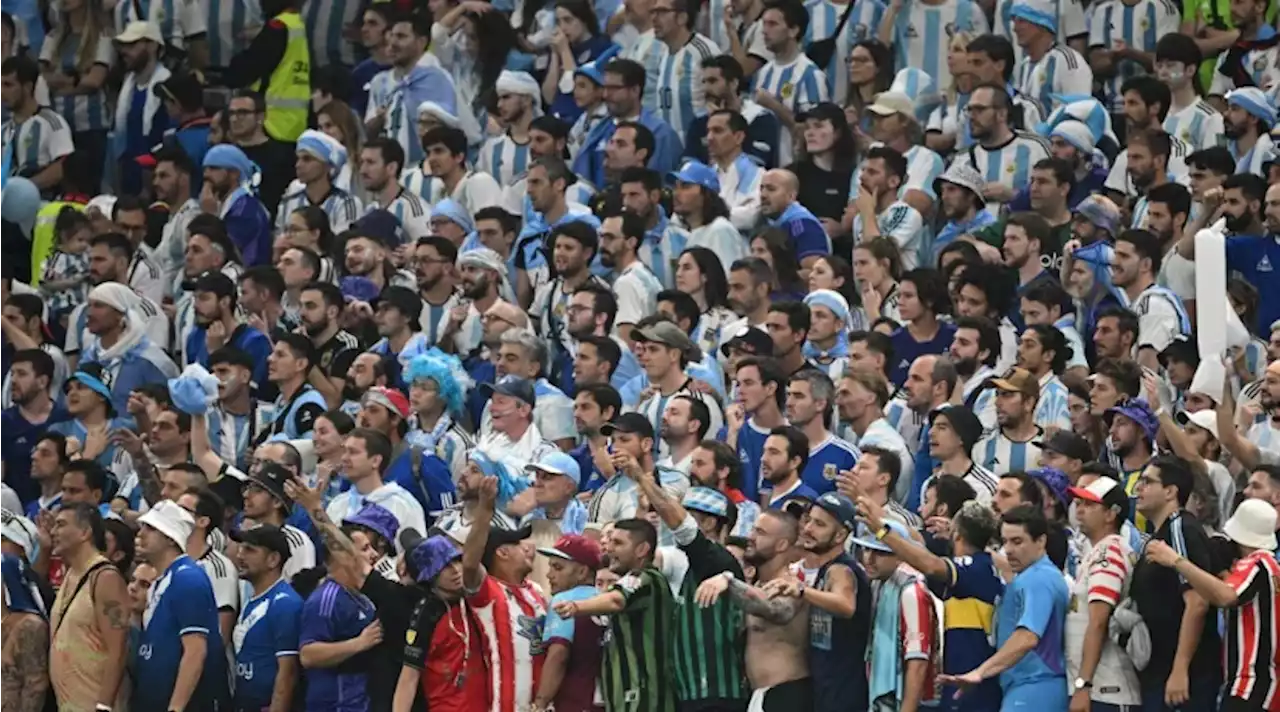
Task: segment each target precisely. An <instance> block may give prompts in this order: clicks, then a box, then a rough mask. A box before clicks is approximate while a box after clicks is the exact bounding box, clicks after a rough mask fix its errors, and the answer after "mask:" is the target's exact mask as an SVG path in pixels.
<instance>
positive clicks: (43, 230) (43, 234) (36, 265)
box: [31, 200, 84, 287]
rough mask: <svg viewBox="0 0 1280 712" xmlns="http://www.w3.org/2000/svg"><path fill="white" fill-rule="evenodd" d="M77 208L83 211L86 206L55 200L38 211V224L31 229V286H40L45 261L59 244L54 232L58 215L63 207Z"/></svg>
mask: <svg viewBox="0 0 1280 712" xmlns="http://www.w3.org/2000/svg"><path fill="white" fill-rule="evenodd" d="M68 207H70V208H75V209H76V210H79V211H81V212H83V211H84V206H83V205H81V204H80V203H72V202H69V201H62V200H55V201H53V202H51V203H46V204H45V205H44V206H43V207H41V208H40V211H39V212H37V213H36V225H35V228H34V229H33V230H32V231H31V286H32V287H39V286H40V279H41V278H42V277H43V276H44V267H45V263H46V262H48V261H49V257H50V256H52V255H53V249H54V247H55V246H56V245H57V244H58V236H57V235H56V234H54V229H53V228H54V225H55V223H57V222H58V215H59V214H60V213H61V212H62V209H63V208H68Z"/></svg>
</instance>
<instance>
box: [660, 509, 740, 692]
mask: <svg viewBox="0 0 1280 712" xmlns="http://www.w3.org/2000/svg"><path fill="white" fill-rule="evenodd" d="M681 549H683V550H684V552H685V555H686V556H688V557H689V572H688V573H687V574H686V575H685V577H684V581H683V582H682V583H681V585H680V598H679V599H678V600H677V601H676V620H675V622H674V626H675V627H674V629H673V630H672V633H671V642H672V648H671V653H672V655H671V660H672V663H671V664H672V668H673V672H674V673H675V678H676V687H677V689H676V694H677V696H678V697H679V698H680V701H681V702H696V701H699V700H745V699H747V697H748V696H749V692H748V688H747V685H746V670H745V669H744V667H743V653H744V649H745V646H746V627H745V621H744V618H743V615H742V609H741V608H740V607H739V606H737V605H735V604H734V603H733V601H732V600H731V599H730V597H729V596H721V597H720V600H719V601H717V602H716V604H715V605H714V606H710V607H708V608H702V607H701V606H699V605H698V604H697V603H696V602H694V593H696V592H697V590H698V586H700V585H702V582H703V581H706V580H707V579H708V578H711V577H712V576H717V575H719V574H720V573H722V572H724V571H729V572H731V573H732V574H733V575H734V576H735V577H736V578H738V579H742V566H741V565H739V564H738V560H737V559H735V558H733V554H731V553H729V550H728V549H726V548H724V547H723V546H720V545H719V544H717V543H715V542H713V541H711V540H709V539H707V538H706V537H705V536H703V534H702V533H701V532H698V534H697V536H696V537H695V538H694V540H693V541H691V542H689V544H688V545H686V546H682V547H681Z"/></svg>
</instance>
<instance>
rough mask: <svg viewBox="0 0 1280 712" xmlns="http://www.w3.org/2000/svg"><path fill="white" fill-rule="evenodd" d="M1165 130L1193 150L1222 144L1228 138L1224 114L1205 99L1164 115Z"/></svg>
mask: <svg viewBox="0 0 1280 712" xmlns="http://www.w3.org/2000/svg"><path fill="white" fill-rule="evenodd" d="M1164 130H1165V133H1167V134H1169V135H1170V136H1173V137H1175V138H1177V139H1179V140H1181V141H1182V142H1183V143H1185V144H1187V145H1188V146H1189V147H1191V150H1192V151H1203V150H1204V149H1206V148H1213V147H1214V146H1221V145H1224V144H1225V143H1226V140H1227V138H1226V136H1225V135H1224V133H1223V128H1222V114H1220V113H1218V110H1217V109H1215V108H1213V106H1212V105H1211V104H1210V103H1209V102H1207V101H1205V100H1204V99H1196V100H1195V101H1194V102H1192V103H1190V104H1188V105H1187V106H1184V107H1182V108H1181V109H1179V110H1178V111H1170V112H1169V114H1168V115H1167V116H1165V117H1164Z"/></svg>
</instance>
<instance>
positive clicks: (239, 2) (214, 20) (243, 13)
mask: <svg viewBox="0 0 1280 712" xmlns="http://www.w3.org/2000/svg"><path fill="white" fill-rule="evenodd" d="M122 4H126V5H127V4H128V3H122ZM204 13H205V30H206V33H205V41H206V42H208V43H209V66H211V67H220V68H225V67H227V66H228V65H230V64H231V58H232V57H234V56H235V55H236V54H239V53H240V52H243V51H244V50H246V49H248V48H249V43H250V42H251V41H252V39H253V38H252V36H251V35H250V34H249V30H251V29H252V28H254V27H261V26H262V24H263V21H264V19H265V18H263V16H262V4H261V3H260V2H259V0H208V2H207V3H205V5H204Z"/></svg>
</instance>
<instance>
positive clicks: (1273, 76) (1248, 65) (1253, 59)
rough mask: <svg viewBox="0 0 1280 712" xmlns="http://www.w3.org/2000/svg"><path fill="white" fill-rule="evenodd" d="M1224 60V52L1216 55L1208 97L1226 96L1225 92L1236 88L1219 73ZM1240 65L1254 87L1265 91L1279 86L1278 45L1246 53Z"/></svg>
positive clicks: (1279, 48)
mask: <svg viewBox="0 0 1280 712" xmlns="http://www.w3.org/2000/svg"><path fill="white" fill-rule="evenodd" d="M1226 59H1227V53H1226V52H1223V53H1222V54H1220V55H1218V64H1217V66H1215V67H1214V68H1213V81H1212V83H1210V85H1209V96H1226V94H1227V92H1229V91H1231V90H1232V89H1235V88H1237V87H1236V83H1235V81H1234V80H1232V79H1231V77H1228V76H1227V75H1225V74H1223V73H1222V72H1221V69H1222V63H1223V62H1224V61H1226ZM1242 64H1243V65H1244V68H1245V70H1246V71H1248V73H1249V76H1250V77H1252V78H1253V83H1254V86H1257V87H1260V88H1262V90H1263V91H1267V88H1268V87H1270V88H1271V89H1275V88H1276V87H1277V86H1280V45H1272V46H1270V47H1267V48H1265V49H1255V50H1253V51H1250V52H1247V53H1245V55H1244V59H1243V60H1242Z"/></svg>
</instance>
